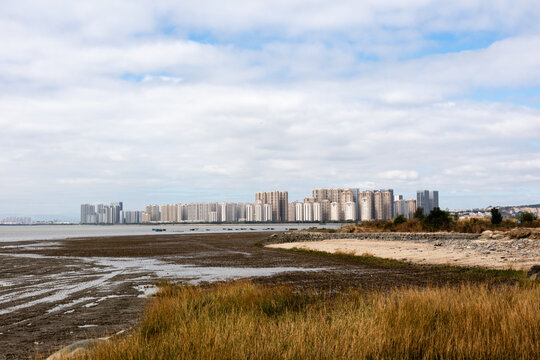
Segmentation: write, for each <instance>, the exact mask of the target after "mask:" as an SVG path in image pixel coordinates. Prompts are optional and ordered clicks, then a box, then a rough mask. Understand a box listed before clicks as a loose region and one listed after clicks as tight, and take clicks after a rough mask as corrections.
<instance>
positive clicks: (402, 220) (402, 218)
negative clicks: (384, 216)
mask: <svg viewBox="0 0 540 360" xmlns="http://www.w3.org/2000/svg"><path fill="white" fill-rule="evenodd" d="M406 222H407V218H406V217H405V216H403V215H398V216H397V217H396V218H395V219H394V225H399V224H403V223H406Z"/></svg>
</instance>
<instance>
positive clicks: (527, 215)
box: [518, 211, 536, 222]
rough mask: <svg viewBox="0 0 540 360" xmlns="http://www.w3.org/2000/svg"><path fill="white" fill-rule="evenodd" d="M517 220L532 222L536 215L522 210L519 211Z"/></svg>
mask: <svg viewBox="0 0 540 360" xmlns="http://www.w3.org/2000/svg"><path fill="white" fill-rule="evenodd" d="M518 220H520V221H521V222H533V221H534V220H536V215H534V214H533V213H532V212H529V211H524V212H522V213H521V215H520V216H519V218H518Z"/></svg>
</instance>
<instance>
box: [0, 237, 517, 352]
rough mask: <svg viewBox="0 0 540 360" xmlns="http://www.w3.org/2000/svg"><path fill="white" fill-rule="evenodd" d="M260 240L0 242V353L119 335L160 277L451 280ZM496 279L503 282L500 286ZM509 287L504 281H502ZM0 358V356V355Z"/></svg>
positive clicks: (310, 282) (435, 272) (328, 282)
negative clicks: (270, 245) (269, 245)
mask: <svg viewBox="0 0 540 360" xmlns="http://www.w3.org/2000/svg"><path fill="white" fill-rule="evenodd" d="M269 235H270V234H269V233H268V232H265V233H226V234H171V235H159V236H157V235H147V236H116V237H98V238H85V239H64V240H51V241H26V242H24V243H21V242H4V243H2V244H1V246H0V274H2V275H1V276H0V349H2V356H3V358H6V359H10V358H24V357H27V356H29V355H31V354H33V353H34V352H35V351H36V349H37V350H39V351H40V352H42V353H47V352H50V351H52V350H54V349H57V348H58V347H61V346H63V345H67V344H69V343H73V342H75V341H77V340H81V339H86V338H89V337H96V336H105V335H110V334H115V333H118V332H121V331H125V330H127V329H129V328H130V327H132V326H133V325H134V324H135V323H137V321H138V320H139V319H140V316H141V315H142V311H143V305H144V302H145V301H146V297H147V296H148V295H149V294H151V293H152V292H154V291H155V285H156V284H157V283H158V282H160V281H162V280H169V281H171V282H173V283H203V284H204V283H205V282H215V281H224V280H231V279H238V278H250V279H252V281H254V282H255V283H262V284H268V285H273V284H287V285H291V286H293V287H298V288H302V289H304V290H305V289H309V290H310V291H315V292H317V291H319V292H322V291H338V290H340V289H347V288H364V289H369V288H391V287H396V286H420V287H422V286H427V285H434V284H435V285H436V284H448V283H459V282H462V281H465V280H471V279H476V280H478V281H483V280H484V277H485V276H488V275H482V274H476V275H474V276H473V277H472V278H471V277H470V276H468V277H463V276H461V275H459V274H456V271H455V270H452V269H447V268H436V267H423V266H415V265H404V266H394V265H392V264H390V265H389V264H385V263H373V262H370V261H364V260H362V259H361V258H358V257H347V256H343V257H339V256H323V255H320V254H319V255H317V254H312V253H308V252H292V251H284V250H279V249H270V248H265V247H263V246H261V244H260V243H261V241H262V240H264V239H266V238H267V237H268V236H269ZM505 281H506V280H505ZM508 281H511V280H508ZM2 356H0V359H2Z"/></svg>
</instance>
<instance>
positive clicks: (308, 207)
mask: <svg viewBox="0 0 540 360" xmlns="http://www.w3.org/2000/svg"><path fill="white" fill-rule="evenodd" d="M304 221H313V203H312V202H305V203H304Z"/></svg>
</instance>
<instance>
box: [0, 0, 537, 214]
mask: <svg viewBox="0 0 540 360" xmlns="http://www.w3.org/2000/svg"><path fill="white" fill-rule="evenodd" d="M224 3H226V4H227V5H226V6H224ZM539 18H540V6H538V1H537V0H531V1H527V0H522V1H515V0H513V1H505V0H486V1H473V0H455V1H424V0H411V1H401V0H393V1H382V0H363V1H358V0H357V1H317V0H315V1H313V0H312V1H304V0H273V1H254V0H245V1H228V2H223V1H217V0H215V1H213V0H198V1H172V0H171V1H167V0H149V1H146V0H125V1H117V0H106V1H105V0H93V1H72V0H48V1H40V0H35V1H30V0H29V1H26V0H3V1H2V5H1V6H0V129H1V130H0V153H1V156H0V216H7V215H32V216H34V217H36V218H40V217H41V218H47V217H58V218H69V219H74V220H75V219H77V216H78V213H79V205H80V204H81V203H83V202H91V203H94V202H112V201H118V200H123V201H124V204H125V207H126V208H127V209H128V210H135V209H140V208H142V207H143V206H144V205H145V204H147V203H158V204H159V203H169V202H190V201H208V200H215V201H252V200H253V193H254V192H255V191H265V190H274V189H282V190H288V191H289V199H290V200H295V199H300V200H301V199H303V197H304V196H308V195H309V194H310V193H311V190H312V189H313V188H316V187H352V186H354V187H359V188H362V189H374V188H388V187H391V188H394V189H395V192H396V193H401V194H404V195H406V196H407V197H410V196H413V195H414V194H415V191H416V190H417V189H424V188H426V189H438V190H440V198H441V200H440V201H441V206H442V207H444V208H450V209H454V208H472V207H483V206H487V205H505V204H530V203H540V22H539V21H538V19H539Z"/></svg>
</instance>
